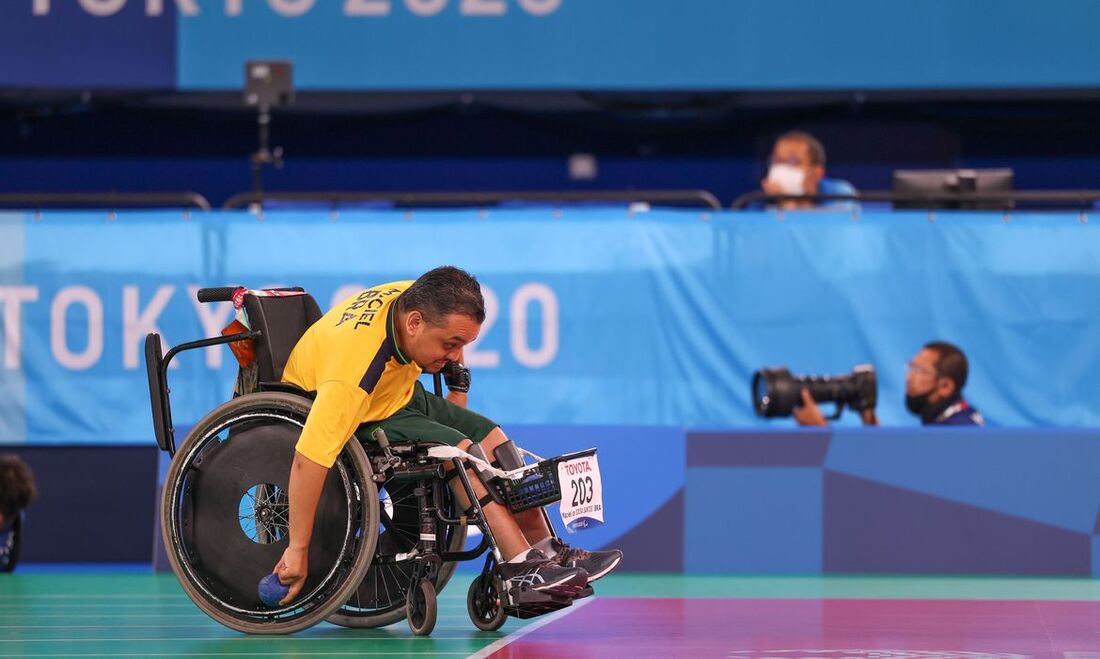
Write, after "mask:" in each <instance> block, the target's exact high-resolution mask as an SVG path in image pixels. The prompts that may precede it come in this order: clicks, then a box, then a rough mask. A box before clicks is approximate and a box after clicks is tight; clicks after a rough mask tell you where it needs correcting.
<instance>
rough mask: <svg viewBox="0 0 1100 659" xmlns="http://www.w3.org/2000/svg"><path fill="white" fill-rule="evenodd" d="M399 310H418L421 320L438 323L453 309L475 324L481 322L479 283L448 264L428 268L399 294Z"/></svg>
mask: <svg viewBox="0 0 1100 659" xmlns="http://www.w3.org/2000/svg"><path fill="white" fill-rule="evenodd" d="M398 304H400V305H401V311H403V312H405V313H408V312H410V311H419V312H420V313H422V314H423V315H424V320H426V321H428V322H429V323H431V324H433V325H442V324H443V319H444V318H446V317H447V316H448V315H450V314H453V313H456V314H460V315H463V316H469V317H471V318H473V319H474V320H476V321H477V322H478V324H480V323H483V322H485V299H484V298H483V297H482V296H481V285H480V284H478V283H477V279H474V277H473V275H471V274H470V273H468V272H466V271H465V270H462V269H461V268H456V267H454V266H451V265H445V266H441V267H439V268H436V269H434V270H429V271H428V272H425V273H424V274H422V275H420V277H419V278H418V279H417V280H416V281H414V282H413V285H412V286H409V288H408V290H406V291H405V292H404V293H402V294H401V297H400V299H399V300H398Z"/></svg>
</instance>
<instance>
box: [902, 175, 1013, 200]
mask: <svg viewBox="0 0 1100 659" xmlns="http://www.w3.org/2000/svg"><path fill="white" fill-rule="evenodd" d="M1012 179H1013V177H1012V170H1011V169H898V170H895V171H894V193H895V194H903V195H904V194H907V195H949V194H952V193H967V192H972V193H973V192H980V193H986V194H989V193H996V192H1012ZM1011 205H1012V202H1011V200H1009V199H1007V198H1006V199H1004V200H990V201H950V200H945V201H895V202H894V208H966V209H1004V208H1009V207H1011Z"/></svg>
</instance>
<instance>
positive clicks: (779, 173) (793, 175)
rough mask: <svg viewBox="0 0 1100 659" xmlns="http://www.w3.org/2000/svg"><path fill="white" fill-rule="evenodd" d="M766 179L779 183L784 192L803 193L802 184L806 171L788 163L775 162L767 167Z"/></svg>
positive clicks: (804, 180) (803, 183)
mask: <svg viewBox="0 0 1100 659" xmlns="http://www.w3.org/2000/svg"><path fill="white" fill-rule="evenodd" d="M768 180H769V181H772V182H773V183H776V184H778V185H779V188H780V189H781V190H783V193H784V194H804V193H805V189H804V188H803V186H804V185H805V183H806V171H805V170H803V169H800V168H798V167H795V166H794V165H788V164H786V163H776V164H774V165H772V166H771V168H770V169H768Z"/></svg>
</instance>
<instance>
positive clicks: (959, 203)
mask: <svg viewBox="0 0 1100 659" xmlns="http://www.w3.org/2000/svg"><path fill="white" fill-rule="evenodd" d="M780 201H851V202H855V203H861V202H889V203H892V204H893V205H894V208H899V209H900V208H910V209H924V210H937V209H942V208H962V209H976V210H1018V209H1020V208H1021V207H1023V206H1025V205H1026V206H1031V207H1053V206H1070V207H1074V208H1082V209H1091V208H1092V207H1093V205H1094V204H1095V203H1096V202H1097V201H1100V190H1017V191H1014V192H955V193H951V192H944V193H936V194H931V193H929V194H914V193H901V192H889V191H885V190H868V191H866V192H859V193H856V194H819V195H773V194H768V193H767V192H762V191H758V192H747V193H745V194H743V195H741V196H740V197H738V198H736V199H734V200H733V203H732V204H730V208H732V209H734V210H743V209H745V208H748V207H749V206H750V205H752V204H756V203H769V204H770V203H775V202H780Z"/></svg>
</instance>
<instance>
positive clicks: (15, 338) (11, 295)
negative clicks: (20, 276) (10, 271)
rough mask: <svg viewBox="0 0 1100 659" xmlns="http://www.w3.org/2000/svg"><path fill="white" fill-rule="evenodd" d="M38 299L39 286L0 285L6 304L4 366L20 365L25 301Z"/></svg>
mask: <svg viewBox="0 0 1100 659" xmlns="http://www.w3.org/2000/svg"><path fill="white" fill-rule="evenodd" d="M37 299H38V287H37V286H0V303H3V305H4V324H3V327H4V368H7V369H12V370H14V369H17V368H19V367H20V365H21V363H22V360H21V359H20V357H21V355H22V354H23V340H22V339H23V331H22V330H23V323H22V318H23V314H22V311H23V303H24V302H34V301H35V300H37Z"/></svg>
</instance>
